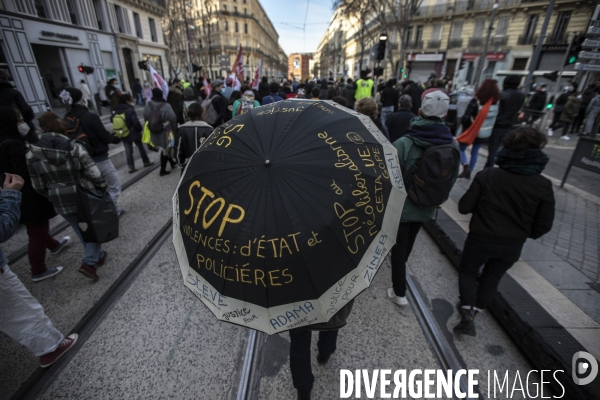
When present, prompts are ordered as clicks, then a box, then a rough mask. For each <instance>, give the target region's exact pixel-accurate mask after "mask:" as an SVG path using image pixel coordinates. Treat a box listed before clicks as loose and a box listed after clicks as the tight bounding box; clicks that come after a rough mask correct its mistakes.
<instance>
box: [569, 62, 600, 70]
mask: <svg viewBox="0 0 600 400" xmlns="http://www.w3.org/2000/svg"><path fill="white" fill-rule="evenodd" d="M573 69H574V70H575V71H600V64H582V63H577V64H575V68H573Z"/></svg>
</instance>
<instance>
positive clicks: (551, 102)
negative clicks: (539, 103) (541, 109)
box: [544, 74, 554, 110]
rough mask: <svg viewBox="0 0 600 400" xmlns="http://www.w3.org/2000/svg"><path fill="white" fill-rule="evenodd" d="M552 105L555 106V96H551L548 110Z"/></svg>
mask: <svg viewBox="0 0 600 400" xmlns="http://www.w3.org/2000/svg"><path fill="white" fill-rule="evenodd" d="M544 75H546V74H544ZM552 107H554V96H552V97H550V100H549V101H548V104H546V108H547V109H548V110H550V109H551V108H552Z"/></svg>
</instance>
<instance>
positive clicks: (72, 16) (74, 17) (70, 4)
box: [67, 0, 79, 25]
mask: <svg viewBox="0 0 600 400" xmlns="http://www.w3.org/2000/svg"><path fill="white" fill-rule="evenodd" d="M67 11H68V12H69V19H70V20H71V23H72V24H73V25H79V24H78V23H77V9H76V8H75V4H74V3H73V0H67Z"/></svg>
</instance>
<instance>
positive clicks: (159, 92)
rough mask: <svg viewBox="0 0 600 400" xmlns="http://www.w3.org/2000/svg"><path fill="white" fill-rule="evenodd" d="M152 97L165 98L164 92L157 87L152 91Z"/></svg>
mask: <svg viewBox="0 0 600 400" xmlns="http://www.w3.org/2000/svg"><path fill="white" fill-rule="evenodd" d="M152 97H163V91H162V90H160V89H159V88H157V87H155V88H154V89H152Z"/></svg>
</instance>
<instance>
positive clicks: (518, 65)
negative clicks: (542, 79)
mask: <svg viewBox="0 0 600 400" xmlns="http://www.w3.org/2000/svg"><path fill="white" fill-rule="evenodd" d="M527 61H529V58H515V62H514V63H513V67H512V70H513V71H525V67H527Z"/></svg>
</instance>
